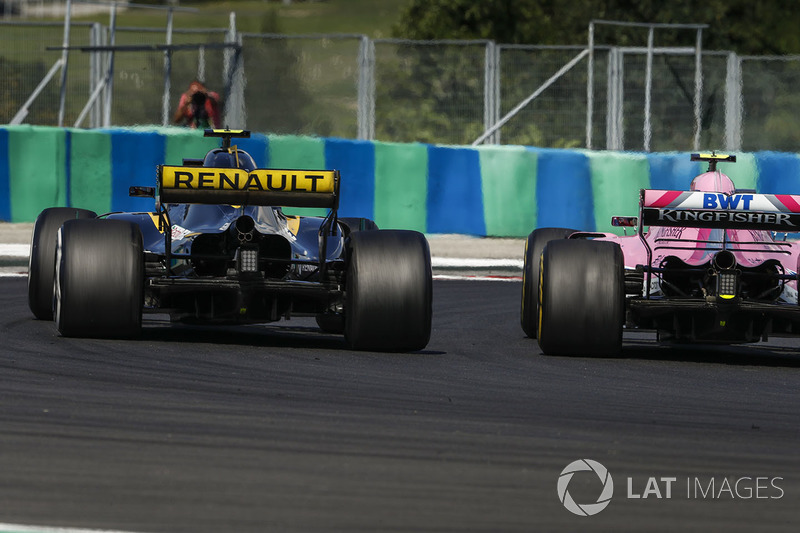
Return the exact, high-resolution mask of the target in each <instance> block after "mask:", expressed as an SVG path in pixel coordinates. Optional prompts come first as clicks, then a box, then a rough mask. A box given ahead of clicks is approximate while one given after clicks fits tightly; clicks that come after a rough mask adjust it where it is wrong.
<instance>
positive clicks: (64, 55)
mask: <svg viewBox="0 0 800 533" xmlns="http://www.w3.org/2000/svg"><path fill="white" fill-rule="evenodd" d="M71 14H72V0H67V6H66V11H65V12H64V40H63V42H62V46H63V47H64V49H63V50H62V51H61V95H60V96H59V104H58V127H59V128H63V127H64V113H65V111H66V103H67V60H68V59H69V50H67V47H68V46H69V30H70V26H71V21H70V17H71Z"/></svg>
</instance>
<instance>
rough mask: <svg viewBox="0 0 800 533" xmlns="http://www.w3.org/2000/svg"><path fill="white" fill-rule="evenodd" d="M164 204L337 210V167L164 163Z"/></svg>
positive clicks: (161, 187) (161, 181)
mask: <svg viewBox="0 0 800 533" xmlns="http://www.w3.org/2000/svg"><path fill="white" fill-rule="evenodd" d="M158 192H159V196H160V200H161V202H163V203H178V204H180V203H187V204H192V203H197V204H242V205H271V206H291V207H325V208H329V209H335V208H336V207H338V206H337V204H338V197H339V171H337V170H274V169H255V170H251V171H247V170H244V169H241V168H208V167H192V166H168V165H162V166H160V167H159V169H158Z"/></svg>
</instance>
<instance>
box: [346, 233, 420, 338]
mask: <svg viewBox="0 0 800 533" xmlns="http://www.w3.org/2000/svg"><path fill="white" fill-rule="evenodd" d="M347 247H348V265H347V279H346V284H345V291H346V296H345V338H346V339H347V342H348V344H349V345H350V346H351V347H352V348H354V349H357V350H376V351H382V352H403V351H416V350H421V349H423V348H425V346H427V344H428V341H429V340H430V336H431V314H432V309H431V304H432V295H433V281H432V276H431V254H430V249H429V247H428V241H427V240H426V239H425V236H424V235H422V234H421V233H419V232H416V231H405V230H376V231H358V232H353V233H352V234H351V235H350V239H349V241H348V245H347Z"/></svg>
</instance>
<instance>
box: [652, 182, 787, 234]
mask: <svg viewBox="0 0 800 533" xmlns="http://www.w3.org/2000/svg"><path fill="white" fill-rule="evenodd" d="M639 221H640V226H682V227H691V228H718V229H757V230H768V231H779V232H789V233H794V232H797V231H800V195H792V194H756V193H750V192H747V193H739V192H737V193H735V194H731V195H728V194H725V193H718V192H703V191H659V190H645V189H643V190H641V191H640V199H639Z"/></svg>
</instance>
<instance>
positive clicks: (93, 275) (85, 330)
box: [55, 219, 144, 338]
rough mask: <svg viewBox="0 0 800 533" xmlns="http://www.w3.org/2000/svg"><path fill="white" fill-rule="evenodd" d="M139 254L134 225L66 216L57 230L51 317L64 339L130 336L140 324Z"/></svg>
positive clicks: (141, 277) (141, 274)
mask: <svg viewBox="0 0 800 533" xmlns="http://www.w3.org/2000/svg"><path fill="white" fill-rule="evenodd" d="M143 286H144V254H143V250H142V233H141V231H140V229H139V226H137V225H136V224H133V223H131V222H127V221H124V220H99V219H98V220H70V221H67V222H65V223H64V225H63V226H62V227H61V229H60V230H59V232H58V241H57V246H56V286H55V287H56V288H55V321H56V326H57V327H58V331H59V332H60V333H61V334H62V335H64V336H65V337H114V338H124V337H132V336H135V335H136V334H138V333H139V331H140V329H141V326H142V303H143V294H144V293H143Z"/></svg>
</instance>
